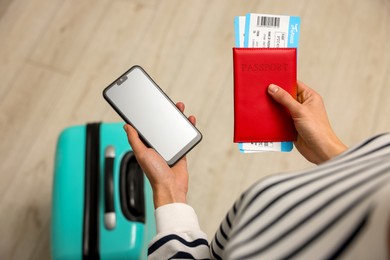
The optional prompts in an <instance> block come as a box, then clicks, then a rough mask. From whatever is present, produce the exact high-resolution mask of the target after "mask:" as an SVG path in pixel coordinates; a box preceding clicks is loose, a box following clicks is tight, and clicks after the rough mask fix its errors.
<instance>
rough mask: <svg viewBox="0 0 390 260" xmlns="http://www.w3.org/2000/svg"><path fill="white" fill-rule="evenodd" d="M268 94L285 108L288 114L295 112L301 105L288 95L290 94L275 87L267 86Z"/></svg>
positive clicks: (272, 85)
mask: <svg viewBox="0 0 390 260" xmlns="http://www.w3.org/2000/svg"><path fill="white" fill-rule="evenodd" d="M268 93H269V94H270V95H271V97H272V98H273V99H274V100H275V101H276V102H278V103H279V104H281V105H283V106H285V107H286V108H287V109H288V110H289V111H290V113H294V112H297V111H298V109H299V107H300V105H301V104H300V103H299V102H297V101H296V100H295V99H294V98H293V97H292V96H291V95H290V93H288V92H287V91H285V90H284V89H282V88H281V87H279V86H277V85H274V84H271V85H269V86H268Z"/></svg>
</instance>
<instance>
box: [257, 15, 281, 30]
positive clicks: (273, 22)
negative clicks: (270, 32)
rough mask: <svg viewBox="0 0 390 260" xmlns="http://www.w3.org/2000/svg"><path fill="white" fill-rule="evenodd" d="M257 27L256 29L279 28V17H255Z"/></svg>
mask: <svg viewBox="0 0 390 260" xmlns="http://www.w3.org/2000/svg"><path fill="white" fill-rule="evenodd" d="M257 26H258V27H276V28H279V26H280V17H268V16H258V17H257Z"/></svg>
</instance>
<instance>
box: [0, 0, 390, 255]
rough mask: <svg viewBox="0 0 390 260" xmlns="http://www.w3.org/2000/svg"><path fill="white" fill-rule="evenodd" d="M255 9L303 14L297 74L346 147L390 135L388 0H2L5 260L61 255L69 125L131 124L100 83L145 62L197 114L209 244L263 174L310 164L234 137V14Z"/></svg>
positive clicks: (201, 201) (201, 209)
mask: <svg viewBox="0 0 390 260" xmlns="http://www.w3.org/2000/svg"><path fill="white" fill-rule="evenodd" d="M247 12H257V13H273V14H288V15H298V16H301V19H302V21H301V22H302V32H301V38H300V49H299V57H298V60H299V61H298V66H299V71H298V76H299V78H300V79H301V80H302V81H304V82H306V83H307V84H308V85H309V86H311V87H312V88H315V89H316V90H317V91H318V92H319V93H321V94H322V96H323V97H324V99H325V103H326V105H327V108H328V113H329V117H330V119H331V121H332V123H333V126H334V128H335V130H336V132H337V133H338V134H339V136H340V137H341V138H342V140H344V142H345V143H346V144H348V145H353V144H355V143H357V142H359V141H360V140H362V139H363V138H366V137H368V136H369V135H372V134H375V133H379V132H384V131H389V130H390V48H389V47H390V1H388V0H337V1H336V0H321V1H320V0H318V1H312V0H294V1H287V0H263V1H227V0H219V1H214V0H213V1H209V0H208V1H206V0H200V1H189V0H184V1H183V0H165V1H158V0H156V1H141V0H139V1H134V0H83V1H76V0H68V1H64V0H0V140H1V141H0V142H1V143H0V158H1V163H0V212H1V213H0V259H48V258H50V244H49V242H50V237H49V235H50V233H49V231H50V205H51V190H52V187H51V185H52V178H53V161H54V152H55V145H56V139H57V137H58V134H59V133H60V131H61V130H62V129H63V128H65V127H67V126H70V125H74V124H84V123H86V122H91V121H119V120H120V119H119V117H118V116H117V115H116V114H115V113H114V112H113V111H112V110H111V108H110V107H109V106H108V105H107V104H106V103H105V101H104V100H103V98H102V95H101V92H102V89H103V88H104V87H105V86H106V85H108V84H109V83H111V81H112V80H113V79H114V78H115V77H116V76H118V75H119V74H121V73H122V72H124V71H125V70H126V69H128V68H129V67H130V66H132V65H134V64H139V65H141V66H143V67H144V68H145V69H146V70H147V71H148V72H149V73H150V75H151V76H152V77H153V78H154V79H155V80H156V81H157V82H158V83H159V84H160V86H161V87H162V88H163V89H164V90H165V91H166V92H167V93H168V95H170V97H171V98H172V99H173V100H174V101H184V102H185V103H186V105H187V114H195V115H196V116H197V119H198V124H197V125H198V128H199V129H200V130H201V132H202V133H203V135H204V139H203V141H202V142H201V144H200V145H199V146H198V147H197V148H196V149H195V150H194V151H192V152H191V153H190V155H189V169H190V192H189V203H190V204H191V205H192V206H193V207H194V208H195V209H196V211H197V212H198V216H199V220H200V223H201V226H202V227H203V229H204V231H205V232H206V233H207V234H208V235H209V238H210V239H211V238H212V235H213V233H214V230H215V229H216V228H217V227H218V223H219V221H220V220H221V218H223V217H224V214H225V211H226V210H227V209H228V208H229V207H230V206H231V204H232V203H233V202H234V200H235V199H236V198H237V196H239V194H240V193H241V192H242V191H243V190H244V189H245V188H246V187H248V186H249V185H251V184H252V183H253V182H254V181H256V180H258V179H259V178H261V177H263V176H266V175H269V174H272V173H277V172H281V171H292V170H297V169H302V168H305V167H311V165H310V164H309V163H307V162H305V160H304V159H303V158H301V157H300V155H299V154H298V153H297V152H296V151H294V152H292V153H290V154H277V153H264V154H252V155H242V154H240V153H239V152H238V150H237V146H236V145H235V144H233V143H232V133H233V132H232V129H233V105H232V101H233V96H232V93H233V92H232V91H233V83H232V79H233V76H232V55H231V47H232V46H233V44H234V39H233V36H234V35H233V18H234V16H236V15H243V14H246V13H247Z"/></svg>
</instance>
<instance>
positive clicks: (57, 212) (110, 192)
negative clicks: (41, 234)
mask: <svg viewBox="0 0 390 260" xmlns="http://www.w3.org/2000/svg"><path fill="white" fill-rule="evenodd" d="M154 235H155V223H154V206H153V198H152V191H151V187H150V184H149V182H148V180H147V179H146V177H145V175H144V174H143V172H142V170H141V168H140V167H139V165H138V163H137V161H136V159H135V157H134V154H133V153H132V150H131V147H130V145H129V144H128V141H127V137H126V135H125V132H124V130H123V123H111V124H100V123H93V124H87V125H81V126H73V127H69V128H67V129H65V130H64V131H63V132H62V133H61V135H60V136H59V139H58V143H57V150H56V158H55V169H54V181H53V194H52V222H51V255H52V259H146V258H147V246H148V243H149V241H150V240H151V239H152V237H153V236H154Z"/></svg>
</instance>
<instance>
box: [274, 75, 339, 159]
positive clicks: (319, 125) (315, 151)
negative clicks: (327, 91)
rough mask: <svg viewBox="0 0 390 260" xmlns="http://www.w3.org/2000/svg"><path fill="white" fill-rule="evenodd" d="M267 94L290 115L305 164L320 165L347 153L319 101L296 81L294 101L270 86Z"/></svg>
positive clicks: (304, 86)
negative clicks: (308, 162)
mask: <svg viewBox="0 0 390 260" xmlns="http://www.w3.org/2000/svg"><path fill="white" fill-rule="evenodd" d="M268 93H269V94H270V95H271V97H272V98H273V99H274V100H275V101H276V102H278V103H280V104H282V105H283V106H285V107H286V108H287V109H288V110H289V111H290V114H291V116H292V119H293V120H294V124H295V128H296V129H297V131H298V138H297V141H296V142H295V147H296V148H297V149H298V151H299V152H300V153H301V154H302V155H303V156H304V157H305V158H306V159H307V160H308V161H310V162H312V163H315V164H320V163H322V162H325V161H327V160H329V159H331V158H332V157H334V156H336V155H338V154H340V153H342V152H344V151H345V150H346V149H347V147H346V146H345V145H344V144H343V143H342V142H341V141H340V139H339V138H338V137H337V136H336V134H335V133H334V131H333V130H332V127H331V125H330V123H329V119H328V115H327V114H326V110H325V106H324V102H323V100H322V97H321V96H320V95H319V94H318V93H317V92H315V91H314V90H312V89H311V88H309V87H308V86H306V85H305V84H304V83H303V82H300V81H298V97H297V100H295V99H294V98H293V97H292V96H291V95H290V94H289V93H288V92H286V91H285V90H284V89H282V88H280V87H278V86H276V85H273V84H271V85H270V86H269V87H268Z"/></svg>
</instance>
